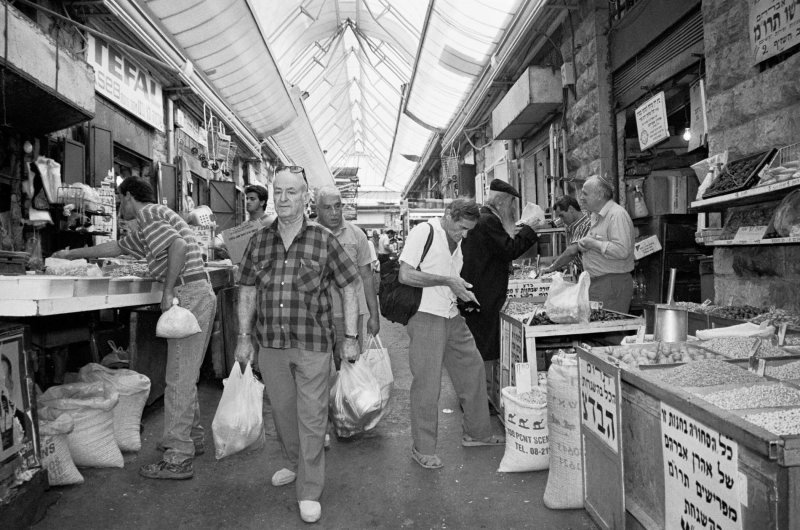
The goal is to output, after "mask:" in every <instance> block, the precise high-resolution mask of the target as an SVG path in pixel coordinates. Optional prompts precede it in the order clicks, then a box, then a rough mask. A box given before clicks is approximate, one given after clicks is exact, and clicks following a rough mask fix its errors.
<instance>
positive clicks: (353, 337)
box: [344, 333, 358, 340]
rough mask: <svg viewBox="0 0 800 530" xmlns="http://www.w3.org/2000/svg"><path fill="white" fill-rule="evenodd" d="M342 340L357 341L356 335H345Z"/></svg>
mask: <svg viewBox="0 0 800 530" xmlns="http://www.w3.org/2000/svg"><path fill="white" fill-rule="evenodd" d="M344 338H346V339H355V340H358V335H349V334H347V333H345V334H344Z"/></svg>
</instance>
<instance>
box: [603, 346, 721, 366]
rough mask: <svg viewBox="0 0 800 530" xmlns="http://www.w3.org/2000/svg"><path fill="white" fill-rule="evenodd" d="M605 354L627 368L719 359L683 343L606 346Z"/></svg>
mask: <svg viewBox="0 0 800 530" xmlns="http://www.w3.org/2000/svg"><path fill="white" fill-rule="evenodd" d="M604 351H605V353H606V354H607V355H609V356H611V357H613V358H615V359H619V360H620V361H622V362H624V363H625V364H627V365H629V366H642V365H650V364H673V363H688V362H692V361H699V360H703V359H719V358H724V357H723V356H721V355H719V354H716V353H714V352H711V351H708V350H704V349H702V348H697V347H695V346H691V345H688V344H683V343H675V344H670V343H656V344H645V345H639V346H637V345H630V346H606V348H605V350H604Z"/></svg>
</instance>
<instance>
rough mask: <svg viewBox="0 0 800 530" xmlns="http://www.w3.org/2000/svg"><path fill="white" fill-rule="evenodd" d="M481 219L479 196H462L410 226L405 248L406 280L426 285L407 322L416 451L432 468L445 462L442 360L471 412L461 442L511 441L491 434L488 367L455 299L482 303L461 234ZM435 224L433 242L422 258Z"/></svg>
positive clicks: (466, 411) (402, 278)
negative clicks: (465, 274) (465, 268)
mask: <svg viewBox="0 0 800 530" xmlns="http://www.w3.org/2000/svg"><path fill="white" fill-rule="evenodd" d="M479 218H480V212H479V210H478V206H477V205H476V204H475V201H473V200H471V199H455V200H454V201H453V202H452V203H451V204H450V205H449V206H447V208H446V209H445V213H444V216H443V217H441V218H439V219H433V220H431V221H430V222H428V223H420V224H419V225H417V226H415V227H414V228H413V229H412V230H411V231H410V232H409V234H408V238H407V239H406V245H405V248H404V249H403V253H402V254H401V255H400V281H401V282H402V283H404V284H406V285H411V286H413V287H421V288H422V300H421V302H420V305H419V310H418V311H417V313H416V314H415V315H414V316H412V317H411V319H410V320H409V321H408V327H407V328H406V331H407V332H408V335H409V337H410V339H411V341H410V343H409V347H408V362H409V366H410V368H411V376H412V381H411V396H410V401H411V436H412V438H413V446H412V447H411V455H412V458H413V459H414V460H415V461H416V462H417V463H418V464H419V465H420V466H422V467H424V468H427V469H437V468H440V467H442V461H441V459H440V458H439V457H438V456H437V455H436V440H437V431H438V425H439V395H440V392H441V384H442V368H443V367H444V368H447V373H448V374H449V375H450V379H451V381H452V382H453V387H454V388H455V391H456V394H457V395H458V398H459V402H460V404H461V408H462V409H463V411H464V418H463V428H464V433H463V435H462V442H461V443H462V445H463V446H465V447H472V446H478V445H499V444H503V443H505V438H504V437H503V436H499V435H494V434H492V426H491V423H490V419H489V407H488V396H487V394H486V384H485V381H486V372H485V371H484V368H483V362H482V361H481V356H480V352H478V348H477V347H476V346H475V340H474V339H473V337H472V333H470V331H469V328H468V327H467V324H466V322H465V321H464V317H462V316H461V315H459V313H458V307H457V305H456V303H457V301H458V300H463V301H465V302H472V303H475V302H476V299H475V295H474V294H473V293H472V292H471V291H470V290H469V289H470V288H471V287H472V285H471V284H470V283H469V282H467V281H466V280H464V279H463V278H461V276H460V274H461V267H462V264H463V258H462V254H461V241H462V240H463V239H464V238H465V237H466V236H467V232H468V231H469V230H471V229H472V228H474V227H475V224H476V223H477V222H478V219H479ZM431 230H432V231H433V239H432V243H431V246H430V249H429V250H428V254H427V255H426V256H425V259H424V260H422V263H420V259H421V257H422V252H423V249H424V247H425V242H426V241H427V239H428V235H429V234H430V233H431ZM417 266H419V267H420V270H417Z"/></svg>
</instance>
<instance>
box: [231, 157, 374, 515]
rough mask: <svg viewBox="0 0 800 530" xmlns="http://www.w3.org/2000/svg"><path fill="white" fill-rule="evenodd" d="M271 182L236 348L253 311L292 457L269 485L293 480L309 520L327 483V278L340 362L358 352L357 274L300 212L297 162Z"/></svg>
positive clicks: (304, 189)
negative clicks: (339, 315) (339, 335)
mask: <svg viewBox="0 0 800 530" xmlns="http://www.w3.org/2000/svg"><path fill="white" fill-rule="evenodd" d="M273 189H274V197H275V209H276V211H277V213H278V219H277V221H275V222H274V223H273V224H272V225H270V226H269V227H266V228H264V229H263V230H261V231H260V232H258V233H256V234H255V235H254V236H253V238H252V239H251V240H250V245H249V246H248V248H247V250H246V251H245V257H244V261H243V263H242V279H241V286H240V293H239V310H238V314H239V338H238V340H237V344H236V354H235V355H236V360H237V361H239V362H247V361H249V360H251V359H252V357H253V353H254V352H253V345H252V342H251V340H250V332H251V330H253V329H254V328H253V321H254V319H255V322H256V326H255V330H256V331H257V334H258V336H257V338H258V342H259V344H260V348H259V351H258V360H259V366H260V368H261V373H262V374H263V376H264V383H265V385H266V390H267V393H268V395H269V399H270V401H271V402H272V410H273V417H274V419H275V427H276V428H277V431H278V439H279V441H280V444H281V448H282V450H283V454H284V456H285V457H286V459H287V460H288V461H289V464H290V465H289V468H283V469H280V470H279V471H277V472H276V473H275V474H274V475H273V476H272V485H273V486H284V485H287V484H291V483H292V482H295V480H296V481H297V484H296V490H297V500H298V501H299V507H300V517H301V518H302V519H303V521H305V522H308V523H313V522H316V521H318V520H319V518H320V516H321V513H322V509H321V507H320V504H319V498H320V496H321V495H322V489H323V486H324V481H325V452H324V449H323V442H324V438H325V430H326V426H327V422H328V396H329V384H328V377H329V375H330V369H331V363H332V351H333V344H334V327H333V311H332V308H331V297H330V294H329V287H330V286H331V282H333V283H334V284H335V285H336V286H337V287H339V288H341V289H342V303H343V306H344V315H345V321H344V327H345V329H344V332H345V333H344V335H345V343H344V346H343V348H342V360H344V361H349V360H355V359H356V358H357V357H358V355H359V352H358V327H357V326H358V324H357V315H358V298H357V295H356V284H355V280H356V278H358V277H359V273H358V268H357V267H356V265H355V263H353V261H352V260H351V259H350V257H349V255H348V254H347V252H346V251H345V249H344V248H343V247H342V246H341V244H340V243H339V242H338V241H337V239H336V237H335V236H334V235H333V234H332V233H331V232H330V231H329V230H328V229H326V228H324V227H322V226H320V225H318V224H316V223H313V222H311V221H309V220H308V219H306V217H305V205H306V203H307V202H308V182H307V181H306V179H305V172H304V170H303V169H302V168H300V167H297V166H292V167H289V168H284V169H282V170H280V171H279V172H278V174H277V175H276V177H275V182H274V184H273Z"/></svg>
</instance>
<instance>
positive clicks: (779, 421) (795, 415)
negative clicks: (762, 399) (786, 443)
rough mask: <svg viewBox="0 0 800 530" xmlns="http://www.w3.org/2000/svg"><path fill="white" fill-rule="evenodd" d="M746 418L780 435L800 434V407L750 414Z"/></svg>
mask: <svg viewBox="0 0 800 530" xmlns="http://www.w3.org/2000/svg"><path fill="white" fill-rule="evenodd" d="M744 419H746V420H747V421H749V422H750V423H753V424H755V425H758V426H759V427H763V428H764V429H766V430H768V431H769V432H771V433H774V434H777V435H779V436H788V435H792V434H800V409H790V410H776V411H773V412H760V413H758V414H748V415H747V416H745V417H744Z"/></svg>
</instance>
